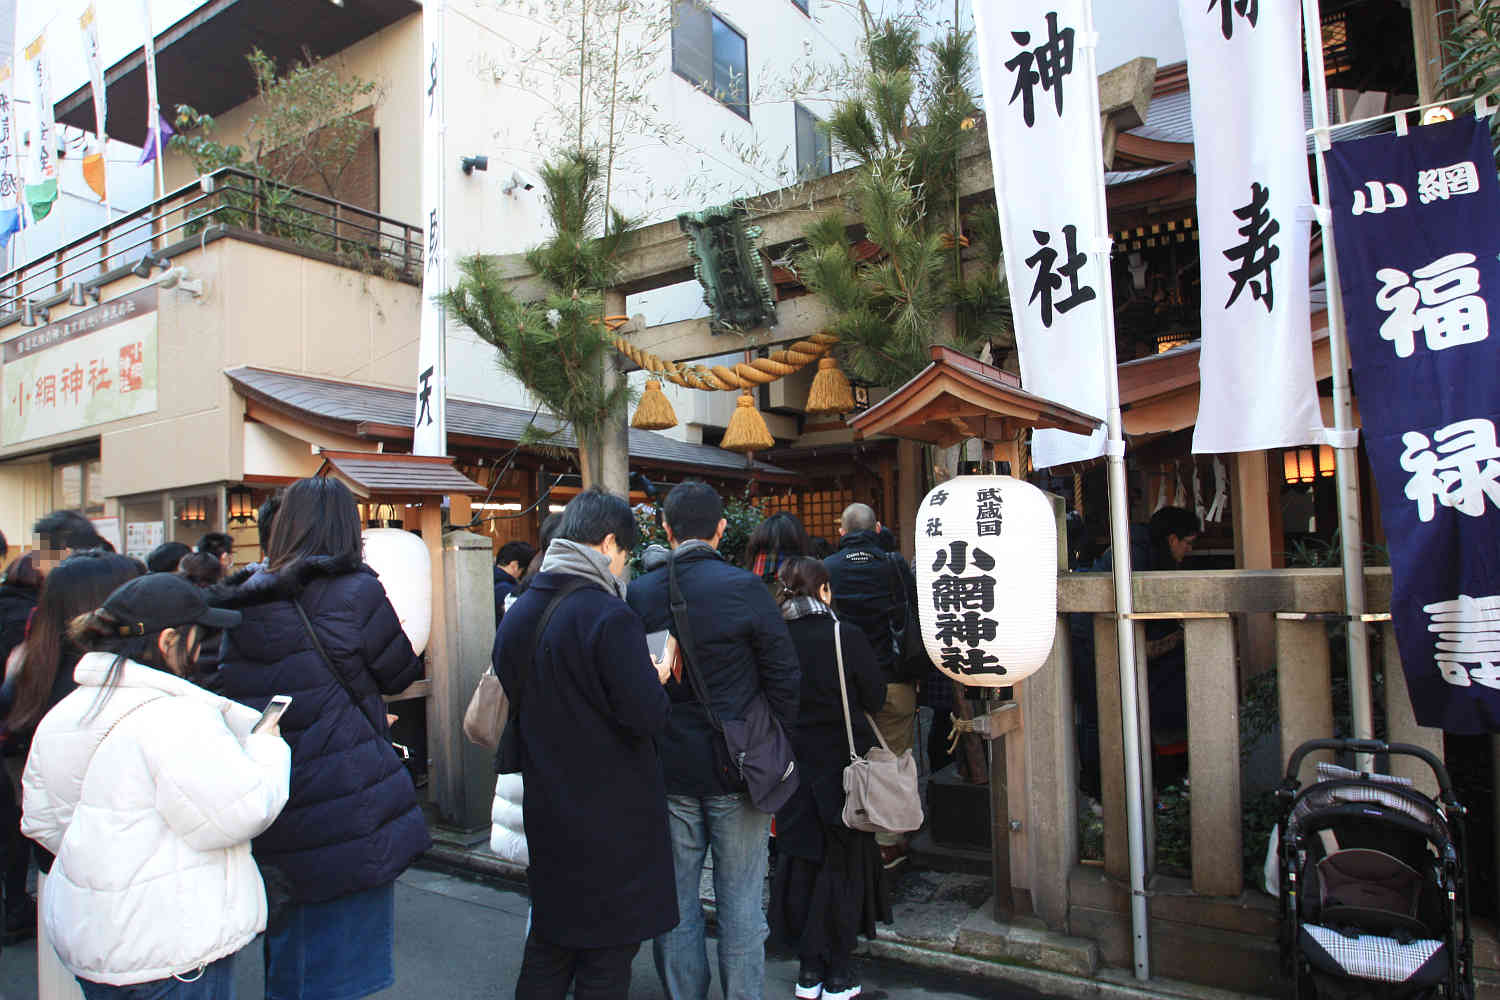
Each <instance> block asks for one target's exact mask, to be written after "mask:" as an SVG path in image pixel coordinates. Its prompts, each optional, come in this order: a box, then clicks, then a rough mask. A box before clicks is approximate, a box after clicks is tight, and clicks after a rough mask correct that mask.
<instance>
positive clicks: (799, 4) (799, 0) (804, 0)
mask: <svg viewBox="0 0 1500 1000" xmlns="http://www.w3.org/2000/svg"><path fill="white" fill-rule="evenodd" d="M792 4H793V5H794V6H795V7H796V8H797V9H798V10H800V11H801V12H802V13H804V14H806V13H808V10H807V4H808V0H792Z"/></svg>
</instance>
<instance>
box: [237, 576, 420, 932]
mask: <svg viewBox="0 0 1500 1000" xmlns="http://www.w3.org/2000/svg"><path fill="white" fill-rule="evenodd" d="M211 596H212V601H213V603H214V604H216V605H219V606H221V607H228V608H234V609H236V610H238V611H239V612H240V613H241V614H243V615H244V620H243V621H242V622H241V623H240V625H239V626H237V627H236V628H233V629H231V630H229V631H228V632H226V633H225V634H224V642H223V659H222V661H221V663H220V665H219V669H218V671H217V673H216V676H215V683H214V685H213V687H214V690H216V691H218V692H219V693H221V694H223V695H224V696H225V697H227V698H233V699H234V700H235V701H239V702H243V703H244V704H246V705H249V706H250V707H251V708H256V709H263V708H265V706H266V703H267V702H269V701H270V700H271V696H272V695H277V694H289V695H291V696H292V704H291V706H290V707H289V708H288V709H287V711H286V714H285V715H283V716H282V717H281V735H282V736H283V737H285V739H286V741H287V743H288V744H290V745H291V748H292V777H291V798H290V799H289V800H288V802H287V805H286V808H285V809H284V810H283V811H282V813H281V815H280V816H279V817H278V818H277V820H276V822H275V823H273V824H271V827H270V829H268V830H266V832H265V833H263V834H261V835H260V836H259V837H257V838H256V839H255V844H254V850H255V857H256V860H258V861H259V862H260V864H261V866H262V867H263V868H264V867H271V868H275V869H278V870H279V872H280V873H281V874H283V875H285V876H286V879H287V882H288V888H289V891H290V893H291V895H292V898H293V899H294V900H296V901H297V902H303V903H311V902H321V901H323V900H328V899H336V898H338V897H340V896H346V895H349V894H350V893H355V892H361V891H363V890H365V889H373V888H375V887H377V886H382V885H386V884H387V883H390V882H392V881H394V880H395V878H396V876H397V875H400V874H401V872H402V871H404V870H405V869H406V867H407V866H408V865H410V864H411V863H412V861H414V860H415V859H416V858H417V856H418V855H420V854H421V853H422V852H423V851H425V850H427V848H428V847H429V846H430V844H431V840H430V839H429V837H428V835H427V825H426V823H425V822H424V820H423V819H422V811H421V809H420V807H419V806H418V804H417V795H416V789H415V788H413V787H412V781H411V776H410V775H408V774H407V773H406V768H405V767H403V766H402V763H401V760H400V759H399V758H398V757H397V756H396V754H395V752H394V751H393V750H392V749H391V747H390V738H389V734H388V733H387V731H386V724H385V705H384V703H383V702H382V701H381V698H380V696H381V695H382V694H395V693H397V692H399V691H401V690H404V689H405V688H406V687H408V686H409V685H411V683H412V682H413V681H416V680H417V679H418V678H420V677H421V676H422V660H421V658H420V657H418V656H417V655H416V653H414V652H412V648H411V643H410V642H408V641H407V639H406V634H405V633H404V632H402V631H401V623H400V621H399V620H398V619H397V618H396V612H395V610H394V609H393V608H392V607H391V602H390V601H389V600H388V599H387V598H386V596H385V588H384V587H383V586H381V584H380V580H379V579H378V578H377V577H376V576H375V573H374V572H373V571H372V570H371V569H369V567H366V566H362V565H358V564H354V563H344V562H339V561H337V560H334V559H332V558H329V557H318V558H314V559H311V560H308V561H307V562H306V563H304V564H303V565H302V567H301V570H300V571H299V572H298V573H297V574H296V576H295V577H291V578H287V577H283V576H281V575H278V574H274V573H269V572H264V571H263V572H260V573H256V574H255V575H254V576H252V577H251V578H250V579H249V580H247V581H246V582H245V583H243V584H241V585H240V586H238V587H229V588H222V589H219V590H216V591H214V592H213V594H212V595H211ZM294 598H295V599H297V600H299V601H300V602H301V604H302V608H303V610H304V611H306V612H307V616H308V618H310V619H311V620H312V623H313V627H314V628H315V629H316V630H317V633H318V638H319V639H320V640H321V641H322V643H323V648H324V649H325V650H326V651H327V653H328V656H329V657H330V658H331V659H332V660H333V665H334V667H335V668H336V669H337V670H338V671H339V672H340V674H342V675H343V677H344V679H345V680H346V681H347V682H348V684H349V686H350V687H352V688H353V689H354V691H355V693H356V694H357V695H358V696H359V698H360V701H361V707H362V709H363V713H362V712H361V707H356V706H355V705H354V703H353V702H352V701H351V700H350V698H349V695H348V694H347V693H346V692H345V690H344V688H343V686H342V685H340V684H339V683H338V681H337V680H335V679H334V677H333V676H332V675H331V674H330V673H329V671H328V667H327V666H326V665H325V664H324V662H323V660H322V658H321V657H320V656H319V655H318V652H317V650H316V648H315V647H314V646H313V643H312V639H311V638H310V637H309V636H308V634H307V629H306V628H305V627H304V626H303V624H302V619H301V617H300V616H299V615H298V614H297V609H296V608H295V607H293V605H292V600H293V599H294ZM371 720H374V726H372V723H371ZM377 727H378V729H377Z"/></svg>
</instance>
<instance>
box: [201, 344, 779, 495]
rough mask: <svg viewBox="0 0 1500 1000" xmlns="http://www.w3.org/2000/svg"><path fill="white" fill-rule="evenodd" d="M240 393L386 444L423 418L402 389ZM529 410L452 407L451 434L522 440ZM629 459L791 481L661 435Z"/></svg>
mask: <svg viewBox="0 0 1500 1000" xmlns="http://www.w3.org/2000/svg"><path fill="white" fill-rule="evenodd" d="M224 374H225V375H227V376H228V377H229V380H230V381H231V382H232V383H234V386H235V388H236V389H238V390H239V391H240V392H241V393H243V394H245V395H247V396H250V397H252V398H255V399H258V400H260V401H261V402H264V403H267V404H269V405H271V406H277V407H280V408H282V409H287V410H291V411H295V415H299V416H306V417H309V418H312V419H313V420H314V421H316V422H318V423H322V424H336V425H341V430H342V431H343V432H344V433H346V434H352V435H358V436H364V437H382V436H385V435H384V434H377V433H375V430H376V428H375V427H371V426H369V425H377V426H378V427H379V428H388V427H395V428H402V429H404V430H406V431H407V432H409V430H410V428H411V423H412V415H413V414H414V413H415V412H416V395H415V393H411V392H407V391H405V390H403V389H388V388H383V387H380V386H373V385H360V384H358V383H355V382H338V381H334V380H332V379H322V378H315V377H312V376H308V375H290V374H287V373H285V372H274V371H269V370H267V369H264V368H251V367H248V366H246V367H241V368H231V369H229V370H228V371H226V372H225V373H224ZM531 422H532V421H531V412H530V411H529V410H517V409H512V408H511V407H507V406H496V405H494V404H493V403H478V402H474V401H471V400H464V399H453V398H452V397H450V398H449V399H448V433H449V434H455V435H464V436H468V437H475V438H488V439H490V440H493V441H495V442H496V443H497V444H498V443H507V444H509V443H513V442H515V441H518V440H520V437H521V435H522V433H523V432H524V431H525V429H526V425H527V424H528V423H531ZM535 423H536V426H537V428H538V429H539V430H541V431H543V432H551V431H554V430H556V431H559V433H558V434H557V436H556V437H554V438H552V439H551V443H553V444H556V445H557V446H558V447H561V448H576V447H577V446H578V442H577V439H576V438H575V437H574V436H573V431H572V429H571V428H570V427H567V426H565V425H564V424H563V423H562V422H561V421H559V420H557V419H556V418H555V417H553V416H551V415H550V414H547V413H538V414H537V417H536V421H535ZM630 457H631V458H635V459H640V460H641V461H643V462H647V463H653V464H661V465H675V466H691V467H696V468H701V469H703V470H704V472H705V473H719V474H730V475H736V474H737V475H742V476H743V475H748V474H749V473H750V472H751V471H752V469H753V471H755V472H760V473H769V474H773V475H774V474H780V475H790V473H789V472H788V471H787V470H786V469H782V468H779V467H777V466H774V465H770V464H769V463H766V462H755V463H754V465H753V466H752V465H751V464H750V463H748V462H746V460H745V459H744V458H743V457H742V456H740V455H736V454H734V453H733V452H728V451H725V450H724V449H722V448H716V447H714V446H712V445H706V444H693V443H692V442H689V441H679V440H677V439H676V438H671V437H667V436H666V435H665V434H658V433H656V432H655V431H642V430H636V429H635V428H631V430H630Z"/></svg>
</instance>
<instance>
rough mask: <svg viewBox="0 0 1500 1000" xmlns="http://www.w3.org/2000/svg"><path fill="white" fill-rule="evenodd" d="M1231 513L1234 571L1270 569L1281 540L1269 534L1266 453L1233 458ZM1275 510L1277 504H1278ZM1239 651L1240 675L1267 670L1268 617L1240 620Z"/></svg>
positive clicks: (1271, 640)
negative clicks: (1232, 516)
mask: <svg viewBox="0 0 1500 1000" xmlns="http://www.w3.org/2000/svg"><path fill="white" fill-rule="evenodd" d="M1231 479H1232V485H1233V495H1232V497H1231V499H1230V507H1231V509H1232V510H1233V512H1234V565H1235V568H1236V569H1271V568H1273V566H1274V563H1275V554H1276V552H1277V551H1279V550H1280V548H1281V544H1282V543H1281V536H1280V535H1279V534H1277V535H1274V536H1273V534H1272V522H1273V521H1278V522H1279V520H1280V514H1279V512H1278V513H1277V514H1276V515H1275V516H1274V517H1273V514H1272V510H1271V507H1272V499H1271V485H1272V484H1271V477H1270V470H1269V466H1268V464H1267V459H1266V453H1265V452H1263V451H1246V452H1240V453H1239V454H1237V455H1235V456H1234V475H1233V476H1232V477H1231ZM1278 508H1279V504H1278ZM1240 620H1241V624H1240V636H1239V639H1240V643H1239V649H1240V654H1241V659H1242V661H1243V666H1244V670H1243V672H1244V675H1245V676H1246V677H1254V676H1255V675H1256V674H1259V673H1262V672H1263V671H1265V670H1267V669H1269V668H1270V666H1271V663H1272V656H1273V655H1274V651H1275V648H1276V638H1275V628H1276V626H1275V624H1274V623H1273V620H1272V618H1271V616H1270V615H1268V614H1247V615H1241V616H1240Z"/></svg>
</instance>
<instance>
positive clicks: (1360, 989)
mask: <svg viewBox="0 0 1500 1000" xmlns="http://www.w3.org/2000/svg"><path fill="white" fill-rule="evenodd" d="M1318 750H1334V751H1337V752H1339V753H1342V754H1346V755H1352V754H1356V753H1358V754H1371V755H1378V756H1389V755H1392V754H1395V755H1407V756H1412V757H1416V758H1418V759H1420V760H1422V761H1423V763H1425V764H1426V765H1427V766H1428V767H1429V768H1431V769H1432V772H1433V774H1434V776H1435V777H1436V778H1437V782H1438V787H1439V789H1440V794H1439V798H1438V799H1436V800H1434V799H1431V798H1428V797H1427V796H1425V795H1423V794H1421V793H1420V792H1419V791H1417V790H1416V789H1415V788H1413V787H1412V784H1411V782H1410V781H1409V780H1407V779H1405V778H1397V777H1392V776H1390V775H1385V774H1375V773H1371V772H1365V771H1356V770H1351V769H1349V768H1346V767H1340V766H1337V765H1333V764H1326V763H1320V764H1319V765H1318V768H1317V780H1316V781H1314V782H1313V783H1312V784H1311V785H1309V786H1308V787H1307V788H1305V789H1304V788H1301V787H1300V783H1299V782H1298V780H1297V773H1298V770H1299V769H1300V767H1301V764H1302V760H1303V758H1304V757H1306V755H1307V754H1309V753H1312V752H1315V751H1318ZM1279 794H1280V796H1281V799H1282V801H1283V803H1284V804H1285V805H1286V810H1287V811H1286V816H1285V817H1284V819H1283V821H1282V824H1281V830H1282V834H1281V845H1280V849H1279V858H1280V875H1281V888H1282V892H1281V912H1282V939H1281V955H1282V963H1283V967H1284V969H1285V971H1286V974H1287V976H1288V978H1289V981H1290V983H1291V985H1292V986H1293V992H1292V993H1291V994H1290V995H1292V996H1294V997H1298V998H1308V997H1323V998H1335V1000H1363V998H1368V1000H1415V998H1426V997H1444V998H1450V1000H1468V998H1470V997H1472V996H1473V990H1474V987H1473V972H1472V953H1473V944H1472V938H1471V934H1470V928H1469V903H1468V885H1467V879H1466V873H1465V870H1464V863H1463V836H1462V817H1463V807H1462V806H1461V805H1459V803H1458V801H1457V800H1456V799H1455V798H1454V797H1453V790H1452V785H1451V783H1450V781H1449V779H1448V772H1447V769H1446V768H1444V767H1443V764H1442V762H1441V761H1439V760H1438V759H1437V758H1436V757H1435V756H1433V755H1432V754H1431V753H1429V752H1428V751H1426V750H1424V749H1422V748H1420V747H1414V746H1408V745H1406V744H1399V743H1396V744H1386V743H1383V742H1380V741H1376V740H1312V741H1310V742H1308V743H1304V744H1303V745H1302V746H1300V747H1298V748H1297V749H1296V751H1295V752H1294V753H1293V754H1292V756H1291V760H1290V761H1289V762H1288V765H1287V773H1286V780H1285V782H1284V783H1283V785H1282V787H1281V789H1280V793H1279Z"/></svg>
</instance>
